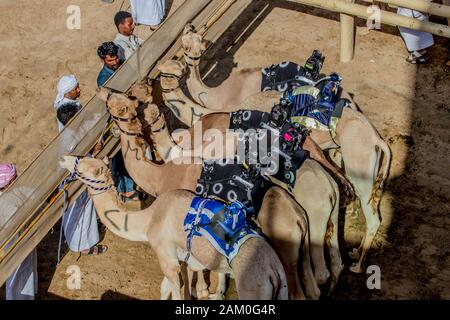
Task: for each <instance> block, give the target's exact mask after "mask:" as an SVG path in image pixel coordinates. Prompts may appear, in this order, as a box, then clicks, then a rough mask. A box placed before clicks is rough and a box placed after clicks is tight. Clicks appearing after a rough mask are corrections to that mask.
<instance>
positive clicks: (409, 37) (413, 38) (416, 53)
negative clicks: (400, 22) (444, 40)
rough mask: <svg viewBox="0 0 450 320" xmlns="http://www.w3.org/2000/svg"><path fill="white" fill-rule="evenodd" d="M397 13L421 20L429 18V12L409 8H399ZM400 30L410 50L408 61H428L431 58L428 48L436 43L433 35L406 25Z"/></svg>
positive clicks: (419, 62)
mask: <svg viewBox="0 0 450 320" xmlns="http://www.w3.org/2000/svg"><path fill="white" fill-rule="evenodd" d="M397 13H398V14H399V15H402V16H406V17H410V18H414V19H417V20H420V21H428V19H429V16H428V14H426V13H422V12H419V11H416V10H412V9H407V8H398V10H397ZM399 30H400V34H401V36H402V38H403V40H404V41H405V44H406V47H407V49H408V52H409V56H408V58H407V61H408V62H409V63H413V64H423V63H428V62H429V61H430V58H429V56H428V55H427V50H426V49H427V48H429V47H431V46H432V45H434V38H433V35H432V34H431V33H428V32H423V31H418V30H413V29H408V28H404V27H399Z"/></svg>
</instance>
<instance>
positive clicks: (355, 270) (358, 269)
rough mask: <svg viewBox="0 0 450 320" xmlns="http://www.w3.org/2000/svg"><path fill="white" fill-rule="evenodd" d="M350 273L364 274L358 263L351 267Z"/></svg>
mask: <svg viewBox="0 0 450 320" xmlns="http://www.w3.org/2000/svg"><path fill="white" fill-rule="evenodd" d="M350 271H351V272H353V273H363V272H364V270H363V268H362V266H361V264H359V263H354V264H352V266H351V267H350Z"/></svg>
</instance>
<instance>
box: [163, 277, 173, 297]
mask: <svg viewBox="0 0 450 320" xmlns="http://www.w3.org/2000/svg"><path fill="white" fill-rule="evenodd" d="M171 293H172V291H171V288H170V282H169V279H167V277H164V279H163V281H162V282H161V300H169V298H170V294H171Z"/></svg>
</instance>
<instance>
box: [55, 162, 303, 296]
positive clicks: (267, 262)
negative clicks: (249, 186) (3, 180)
mask: <svg viewBox="0 0 450 320" xmlns="http://www.w3.org/2000/svg"><path fill="white" fill-rule="evenodd" d="M76 160H77V158H76V157H72V156H65V157H63V160H61V161H60V166H61V167H63V168H65V169H67V170H69V171H70V172H72V173H73V172H74V171H76V172H77V173H78V174H77V178H78V179H79V180H80V181H82V182H83V183H85V184H86V185H87V186H88V190H89V195H90V197H91V198H92V200H93V201H94V205H95V209H96V211H97V214H98V215H99V218H100V219H101V221H102V222H103V223H104V224H105V226H106V227H107V228H108V229H109V230H110V231H111V232H113V233H114V234H116V235H117V236H119V237H122V238H125V239H128V240H131V241H148V242H149V244H150V245H151V246H152V247H153V249H154V250H155V252H156V254H157V256H158V260H159V264H160V267H161V270H162V272H163V273H164V275H165V277H166V281H163V283H164V282H168V283H169V284H170V288H171V294H172V298H173V299H177V300H179V299H181V294H180V280H179V271H180V264H179V261H183V260H184V259H185V257H186V255H187V253H188V252H187V250H188V249H187V244H186V232H185V231H184V228H183V221H184V219H185V217H186V213H187V212H188V211H189V206H190V204H191V202H192V199H193V197H194V194H193V193H192V192H190V191H187V190H172V191H169V192H166V193H163V194H161V195H160V196H159V197H158V198H157V199H156V200H155V201H154V202H153V204H152V205H151V206H150V207H148V208H146V209H145V210H141V211H133V212H130V211H127V210H126V209H124V208H123V206H122V205H121V204H120V202H119V200H118V194H117V192H116V190H115V188H114V184H113V180H112V176H111V173H110V171H109V169H108V161H102V160H99V159H93V158H83V159H81V160H79V162H78V164H77V163H76ZM277 196H280V194H279V195H277ZM271 200H273V199H269V201H271ZM268 208H269V209H271V208H270V204H269V205H268ZM297 215H298V214H297V213H294V214H293V216H297ZM187 264H188V266H189V267H190V268H191V269H192V270H196V271H197V270H203V269H205V268H208V269H209V270H212V271H221V272H224V273H232V274H233V275H234V278H235V280H236V288H237V292H238V296H239V298H240V299H255V300H269V299H288V290H287V289H288V288H287V283H286V275H285V273H284V269H283V266H282V264H281V262H280V260H279V258H278V257H277V255H276V253H275V252H274V250H273V249H272V248H271V246H270V245H269V244H268V243H267V242H266V241H265V240H264V239H263V238H250V239H248V240H247V241H245V242H244V243H243V244H242V246H241V248H240V250H239V253H238V254H237V255H236V257H235V258H234V259H233V260H232V262H231V268H230V266H228V263H227V261H226V258H225V257H224V256H223V255H221V254H220V253H219V252H218V251H216V250H215V248H214V247H213V246H212V245H211V244H210V243H209V242H208V241H207V240H206V239H205V238H203V237H194V238H193V240H192V246H191V255H190V257H189V259H188V260H187ZM161 291H162V292H163V291H165V290H164V289H163V288H162V290H161ZM162 298H165V297H162Z"/></svg>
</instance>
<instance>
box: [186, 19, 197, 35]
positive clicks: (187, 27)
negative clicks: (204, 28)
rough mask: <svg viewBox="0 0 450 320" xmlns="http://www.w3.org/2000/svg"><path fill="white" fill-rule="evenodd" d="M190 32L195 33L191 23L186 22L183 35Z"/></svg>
mask: <svg viewBox="0 0 450 320" xmlns="http://www.w3.org/2000/svg"><path fill="white" fill-rule="evenodd" d="M190 32H196V30H195V27H194V25H193V24H192V23H190V22H188V23H187V24H186V26H185V27H184V30H183V34H188V33H190Z"/></svg>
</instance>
